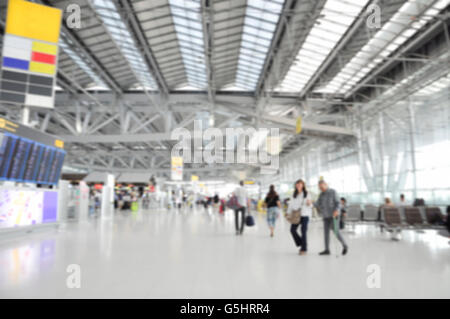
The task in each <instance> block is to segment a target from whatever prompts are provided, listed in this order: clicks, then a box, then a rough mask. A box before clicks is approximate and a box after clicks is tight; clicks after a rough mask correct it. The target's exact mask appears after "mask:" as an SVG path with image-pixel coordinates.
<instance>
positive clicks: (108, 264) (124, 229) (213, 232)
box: [0, 210, 450, 298]
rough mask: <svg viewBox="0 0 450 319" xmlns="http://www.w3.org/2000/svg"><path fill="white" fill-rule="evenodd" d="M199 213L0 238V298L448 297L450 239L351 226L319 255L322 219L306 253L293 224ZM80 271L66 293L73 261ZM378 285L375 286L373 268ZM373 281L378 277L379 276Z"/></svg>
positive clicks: (154, 214)
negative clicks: (272, 230)
mask: <svg viewBox="0 0 450 319" xmlns="http://www.w3.org/2000/svg"><path fill="white" fill-rule="evenodd" d="M233 217H234V216H233V214H232V213H231V212H230V213H228V214H226V215H225V216H219V215H217V214H212V213H207V212H205V211H203V210H199V211H197V212H194V211H185V212H167V211H144V212H138V213H135V214H132V213H130V212H128V213H123V212H116V215H115V217H114V218H113V219H111V220H104V221H102V220H91V221H89V222H84V223H69V224H66V225H61V227H60V229H59V230H58V231H46V232H40V233H35V234H29V235H25V236H20V237H18V238H14V239H8V240H5V239H1V240H0V298H55V297H56V298H403V297H405V298H430V297H433V298H450V245H449V243H448V239H445V238H443V237H440V236H438V235H437V234H436V232H435V231H427V232H426V233H418V232H415V231H406V232H404V233H403V238H402V240H401V241H399V242H393V241H390V240H389V236H388V235H387V234H384V235H383V234H381V233H380V232H379V230H378V229H376V228H374V227H373V226H368V225H362V226H358V227H357V228H356V231H355V232H354V233H350V232H346V233H345V237H346V239H347V241H348V243H349V245H350V251H349V254H348V255H347V256H345V257H342V256H340V255H339V257H338V258H337V257H336V254H335V251H336V250H337V249H338V250H339V253H340V250H341V248H340V247H337V244H336V241H335V238H334V237H332V248H333V255H331V256H326V257H323V256H318V254H317V253H318V252H319V251H321V250H322V249H323V234H322V226H321V222H320V221H317V222H312V223H311V224H310V230H309V253H308V255H307V256H299V255H298V254H297V249H296V248H295V247H294V245H293V242H292V240H291V237H290V234H289V228H288V227H289V225H288V224H287V223H286V222H285V221H284V220H279V221H278V225H277V231H276V236H275V237H274V238H270V237H269V236H268V231H267V227H266V223H265V220H264V217H263V216H258V217H257V219H256V221H257V225H256V226H255V227H253V228H247V229H246V231H245V234H244V236H236V235H235V233H234V224H233V223H234V219H233ZM70 264H77V265H79V266H80V267H81V287H80V288H78V289H77V288H72V289H69V288H68V287H67V284H66V279H67V277H68V276H69V273H68V272H67V271H66V270H67V267H68V265H70ZM371 264H376V265H378V266H379V269H380V277H379V278H380V285H381V287H380V288H368V286H367V278H368V277H369V276H370V273H369V272H368V271H367V270H368V266H369V265H371ZM372 278H373V277H372Z"/></svg>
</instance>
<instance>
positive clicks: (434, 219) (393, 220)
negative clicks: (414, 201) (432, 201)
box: [381, 207, 444, 228]
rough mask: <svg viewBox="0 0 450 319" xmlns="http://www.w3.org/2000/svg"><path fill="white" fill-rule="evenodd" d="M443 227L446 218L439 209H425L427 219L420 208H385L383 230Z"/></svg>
mask: <svg viewBox="0 0 450 319" xmlns="http://www.w3.org/2000/svg"><path fill="white" fill-rule="evenodd" d="M402 213H403V214H402ZM443 225H444V217H443V215H442V213H441V210H440V209H439V207H425V219H424V218H423V217H422V214H421V212H420V208H419V207H401V208H398V207H384V208H383V221H382V224H381V227H382V228H398V227H402V228H403V227H414V228H436V227H443Z"/></svg>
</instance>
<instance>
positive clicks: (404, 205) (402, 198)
mask: <svg viewBox="0 0 450 319" xmlns="http://www.w3.org/2000/svg"><path fill="white" fill-rule="evenodd" d="M398 206H400V207H406V206H409V205H408V203H407V202H406V200H405V194H400V203H399V204H398Z"/></svg>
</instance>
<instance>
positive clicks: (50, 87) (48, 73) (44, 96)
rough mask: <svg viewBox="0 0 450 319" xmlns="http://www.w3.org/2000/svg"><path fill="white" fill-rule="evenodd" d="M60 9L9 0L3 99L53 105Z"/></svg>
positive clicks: (1, 88) (0, 84)
mask: <svg viewBox="0 0 450 319" xmlns="http://www.w3.org/2000/svg"><path fill="white" fill-rule="evenodd" d="M61 17H62V12H61V10H60V9H56V8H52V7H48V6H44V5H40V4H36V3H33V2H29V1H23V0H9V2H8V11H7V16H6V28H5V36H4V38H3V39H4V40H3V41H4V42H3V54H2V61H1V63H2V64H1V65H2V69H1V74H0V101H2V102H8V103H13V104H20V105H27V106H37V107H45V108H53V106H54V99H55V92H54V86H55V76H56V71H57V62H58V41H59V32H60V28H61Z"/></svg>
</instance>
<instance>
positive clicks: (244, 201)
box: [234, 181, 250, 235]
mask: <svg viewBox="0 0 450 319" xmlns="http://www.w3.org/2000/svg"><path fill="white" fill-rule="evenodd" d="M234 196H236V199H237V202H238V205H239V208H236V209H235V210H234V217H235V226H236V235H242V233H243V232H244V226H245V213H246V210H247V207H250V204H249V200H248V194H247V190H246V189H245V188H244V181H240V182H239V186H238V187H237V188H236V189H235V191H234ZM239 213H240V214H241V218H239ZM239 221H240V225H239Z"/></svg>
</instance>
